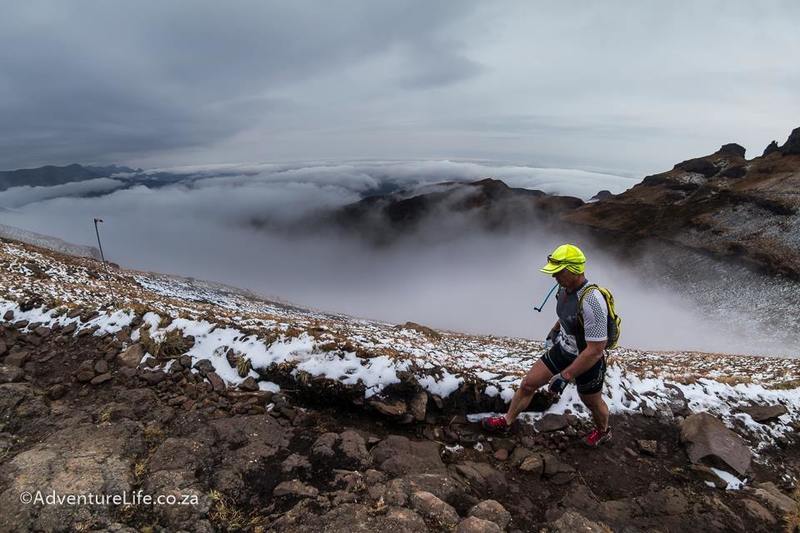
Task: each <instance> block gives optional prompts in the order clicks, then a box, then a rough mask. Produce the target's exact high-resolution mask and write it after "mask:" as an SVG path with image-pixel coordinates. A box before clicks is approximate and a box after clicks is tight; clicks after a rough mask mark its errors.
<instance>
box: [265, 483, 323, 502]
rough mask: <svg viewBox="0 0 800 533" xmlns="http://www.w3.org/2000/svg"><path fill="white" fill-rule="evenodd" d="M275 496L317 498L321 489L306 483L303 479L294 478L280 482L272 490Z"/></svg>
mask: <svg viewBox="0 0 800 533" xmlns="http://www.w3.org/2000/svg"><path fill="white" fill-rule="evenodd" d="M272 495H273V496H275V497H281V496H290V497H292V498H316V497H317V495H319V490H317V489H316V488H315V487H312V486H311V485H306V484H305V483H303V482H302V481H299V480H297V479H293V480H291V481H284V482H282V483H279V484H278V486H277V487H275V489H274V490H273V491H272Z"/></svg>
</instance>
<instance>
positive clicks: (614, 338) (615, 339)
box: [578, 283, 622, 350]
mask: <svg viewBox="0 0 800 533" xmlns="http://www.w3.org/2000/svg"><path fill="white" fill-rule="evenodd" d="M591 289H597V290H598V291H600V294H602V295H603V299H604V300H605V301H606V307H608V341H606V350H610V349H612V348H616V347H617V344H618V343H619V335H620V332H621V330H622V318H620V316H619V315H618V314H617V310H616V309H615V308H614V295H612V294H611V291H609V290H608V289H606V288H605V287H601V286H599V285H595V284H594V283H592V284H590V285H587V286H586V289H585V290H584V291H583V294H581V297H580V299H579V300H578V325H579V327H580V330H581V331H583V299H584V298H585V297H586V295H587V294H589V290H591Z"/></svg>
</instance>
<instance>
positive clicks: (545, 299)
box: [533, 283, 558, 313]
mask: <svg viewBox="0 0 800 533" xmlns="http://www.w3.org/2000/svg"><path fill="white" fill-rule="evenodd" d="M556 288H558V283H556V284H555V285H553V288H552V289H550V292H548V293H547V296H545V297H544V301H543V302H542V305H540V306H539V307H536V306H534V307H533V308H534V309H536V311H538V312H539V313H541V312H542V309H544V304H546V303H547V300H548V299H550V295H551V294H553V291H554V290H556Z"/></svg>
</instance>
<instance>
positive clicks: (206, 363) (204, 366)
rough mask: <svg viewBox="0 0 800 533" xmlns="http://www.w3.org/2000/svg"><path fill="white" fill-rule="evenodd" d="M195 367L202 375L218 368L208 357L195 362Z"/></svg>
mask: <svg viewBox="0 0 800 533" xmlns="http://www.w3.org/2000/svg"><path fill="white" fill-rule="evenodd" d="M194 369H195V370H197V372H198V373H199V374H200V375H201V376H205V375H206V374H208V373H209V372H214V370H216V369H215V368H214V365H213V364H212V363H211V361H210V360H208V359H200V360H199V361H197V362H196V363H195V364H194Z"/></svg>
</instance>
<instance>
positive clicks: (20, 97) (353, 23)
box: [0, 0, 470, 168]
mask: <svg viewBox="0 0 800 533" xmlns="http://www.w3.org/2000/svg"><path fill="white" fill-rule="evenodd" d="M469 9H470V5H469V3H458V4H456V3H434V4H431V3H428V2H422V1H421V0H418V1H412V2H403V3H391V4H380V3H375V2H359V1H352V2H337V3H319V2H292V3H286V2H278V1H269V2H267V1H263V2H262V1H259V2H255V1H249V2H247V1H246V2H238V3H233V4H227V5H225V6H224V7H223V6H222V5H221V4H219V3H218V2H211V1H205V2H192V3H190V4H189V3H182V2H175V3H164V2H136V3H123V2H102V3H97V2H81V1H78V2H74V3H70V4H69V5H67V4H64V3H62V2H37V3H29V4H12V5H9V6H6V7H5V8H4V16H3V19H2V21H0V49H1V50H4V51H5V52H3V53H0V68H2V70H3V73H4V81H5V83H4V84H3V87H2V88H0V91H2V95H3V98H2V100H0V114H2V116H3V124H2V126H0V141H2V142H0V145H1V146H2V147H3V148H2V149H0V160H2V161H3V162H4V165H6V166H8V167H9V168H11V167H19V166H34V165H36V164H40V163H45V162H72V161H74V160H80V161H81V162H89V161H92V162H106V161H114V160H118V159H119V158H125V159H129V158H131V157H135V156H137V155H142V154H147V153H154V152H156V153H157V152H166V151H169V150H173V149H178V148H182V147H192V146H198V147H199V146H208V145H210V144H212V143H214V142H218V141H220V140H223V139H226V138H228V137H230V136H232V135H234V134H235V133H237V132H239V131H242V130H245V129H246V128H248V127H250V126H252V125H253V124H254V123H256V122H259V121H261V120H263V119H264V118H265V117H269V116H270V114H271V113H272V112H273V111H274V110H275V109H276V108H278V107H279V108H280V109H281V113H286V111H287V110H290V109H291V106H292V105H293V104H292V102H291V99H287V98H285V97H273V96H270V94H269V93H270V91H275V90H278V89H280V88H282V87H285V86H287V84H292V83H299V82H301V81H303V80H306V79H311V78H315V77H318V76H321V75H325V74H326V73H329V72H335V71H337V70H342V69H346V68H349V67H350V66H351V65H354V64H358V63H359V62H361V61H363V60H365V59H367V58H370V57H374V56H378V55H380V54H381V53H383V52H385V51H386V50H387V49H389V48H391V47H393V46H401V47H402V46H405V43H408V42H414V41H416V40H417V39H418V38H422V39H426V38H428V36H430V38H431V39H432V40H435V38H434V37H433V36H434V35H435V34H436V33H437V32H439V31H440V29H441V28H442V26H443V25H446V24H450V23H451V22H452V21H454V20H456V19H458V18H459V17H461V16H463V14H464V13H466V12H468V11H469ZM438 46H440V47H444V46H446V43H441V42H440V43H438ZM441 53H442V57H443V58H444V59H446V60H448V61H458V54H457V53H456V52H448V51H446V50H442V52H441ZM408 67H409V73H410V75H412V76H413V75H415V74H414V72H415V70H416V67H415V65H414V62H413V61H410V62H409V63H408ZM429 69H435V65H433V64H432V63H431V64H429V65H426V66H425V67H424V68H423V70H424V72H427V71H428V70H429ZM422 76H423V77H424V76H427V74H423V75H422ZM450 78H452V76H451V77H450ZM450 78H448V79H450ZM428 79H429V81H430V82H431V83H432V82H433V81H435V80H431V79H430V77H429V76H428ZM448 79H443V80H440V82H447V81H448Z"/></svg>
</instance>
